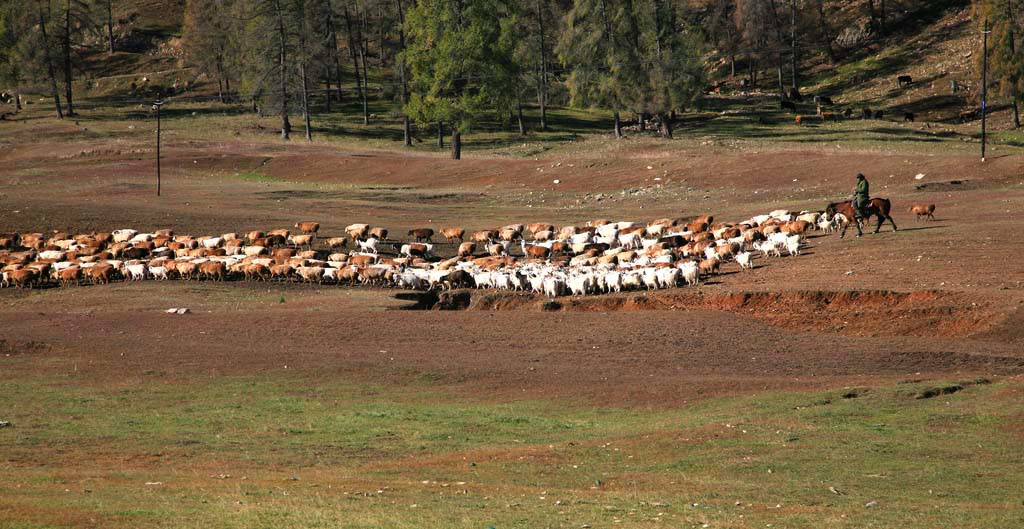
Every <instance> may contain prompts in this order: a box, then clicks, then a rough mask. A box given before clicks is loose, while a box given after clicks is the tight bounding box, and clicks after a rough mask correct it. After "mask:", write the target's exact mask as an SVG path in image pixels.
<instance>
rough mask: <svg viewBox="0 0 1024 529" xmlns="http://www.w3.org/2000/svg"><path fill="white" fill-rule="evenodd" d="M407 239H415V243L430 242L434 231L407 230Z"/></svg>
mask: <svg viewBox="0 0 1024 529" xmlns="http://www.w3.org/2000/svg"><path fill="white" fill-rule="evenodd" d="M409 237H413V238H414V239H416V242H430V240H431V239H433V238H434V230H432V229H430V228H417V229H414V230H409Z"/></svg>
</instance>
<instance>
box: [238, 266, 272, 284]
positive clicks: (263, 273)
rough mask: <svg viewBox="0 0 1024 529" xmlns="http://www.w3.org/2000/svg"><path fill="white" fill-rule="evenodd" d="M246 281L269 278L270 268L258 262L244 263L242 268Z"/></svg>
mask: <svg viewBox="0 0 1024 529" xmlns="http://www.w3.org/2000/svg"><path fill="white" fill-rule="evenodd" d="M242 273H243V274H244V275H245V280H246V281H252V280H257V281H267V280H269V279H270V268H267V267H266V266H264V265H261V264H258V263H252V264H248V265H245V268H243V269H242Z"/></svg>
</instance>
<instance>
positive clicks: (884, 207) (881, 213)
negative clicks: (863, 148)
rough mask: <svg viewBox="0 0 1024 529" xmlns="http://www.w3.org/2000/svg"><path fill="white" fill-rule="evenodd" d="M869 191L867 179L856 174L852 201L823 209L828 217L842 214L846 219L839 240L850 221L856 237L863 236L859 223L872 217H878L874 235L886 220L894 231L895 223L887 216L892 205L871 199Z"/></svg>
mask: <svg viewBox="0 0 1024 529" xmlns="http://www.w3.org/2000/svg"><path fill="white" fill-rule="evenodd" d="M869 189H870V184H868V179H867V178H866V177H865V176H864V174H863V173H857V186H856V187H854V188H853V201H851V202H834V203H832V204H829V205H828V207H826V208H825V212H826V213H827V214H828V215H829V216H830V217H832V216H835V215H837V214H842V215H843V216H844V217H846V218H847V222H846V223H844V224H843V228H842V230H840V232H839V237H840V238H842V237H845V236H846V228H847V227H848V226H849V223H850V222H851V221H852V222H853V225H854V226H856V227H857V236H858V237H860V236H861V235H863V233H864V232H863V231H861V229H860V225H861V222H864V223H867V221H868V219H870V218H871V217H872V216H877V217H878V225H877V226H875V231H874V233H878V231H879V230H881V229H882V223H883V222H885V221H886V220H888V221H889V223H890V224H892V231H896V229H897V228H896V222H895V221H893V220H892V217H890V216H889V210H890V209H891V208H892V204H890V203H889V200H888V199H885V198H871V195H870V191H869Z"/></svg>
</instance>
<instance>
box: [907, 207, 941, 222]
mask: <svg viewBox="0 0 1024 529" xmlns="http://www.w3.org/2000/svg"><path fill="white" fill-rule="evenodd" d="M907 211H910V212H911V213H913V214H914V215H917V220H921V217H924V218H925V220H935V216H934V215H933V213H935V204H914V205H913V206H910V208H909V209H908V210H907Z"/></svg>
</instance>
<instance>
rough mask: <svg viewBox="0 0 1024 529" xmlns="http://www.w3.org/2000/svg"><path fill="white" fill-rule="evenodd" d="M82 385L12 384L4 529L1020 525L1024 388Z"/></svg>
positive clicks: (216, 380)
mask: <svg viewBox="0 0 1024 529" xmlns="http://www.w3.org/2000/svg"><path fill="white" fill-rule="evenodd" d="M75 378H76V375H75V373H74V371H73V369H72V370H69V372H68V374H67V376H66V377H59V378H32V379H19V380H14V381H7V382H5V384H4V389H3V391H2V392H0V409H3V410H4V416H3V417H0V418H2V419H4V420H9V421H11V422H12V423H13V426H12V427H9V428H4V429H3V430H0V446H2V447H3V452H4V459H5V460H6V461H5V462H4V463H3V465H2V466H3V467H4V468H3V473H4V474H5V475H6V476H7V477H6V478H4V479H3V480H0V511H3V512H5V514H4V516H3V517H2V519H0V527H10V528H15V527H17V528H26V527H84V526H91V525H95V523H93V522H91V521H90V520H101V521H102V523H99V526H102V527H142V526H145V527H181V528H185V527H197V528H198V527H247V528H254V527H265V528H284V527H346V528H361V527H366V528H370V527H396V528H401V527H409V528H413V527H424V526H434V527H458V528H463V527H465V528H486V527H495V528H501V527H566V528H572V527H575V528H578V527H588V526H589V527H616V526H621V527H663V526H670V527H707V526H710V527H736V528H755V527H757V528H760V527H794V528H796V527H801V528H802V527H807V528H813V527H823V526H827V527H851V528H852V527H904V528H917V527H920V528H932V527H979V528H980V527H991V528H1006V527H1016V526H1020V525H1021V524H1022V523H1024V497H1022V496H1021V491H1022V490H1024V462H1022V460H1021V458H1020V446H1021V435H1022V431H1021V430H1020V429H1019V419H1020V417H1021V414H1024V400H1022V399H1021V396H1022V395H1024V386H1022V385H1021V384H1020V382H1019V381H1009V382H1003V383H996V384H987V383H980V384H978V383H974V382H973V381H968V382H965V381H959V385H960V386H963V387H964V389H963V390H961V391H959V392H956V393H952V394H939V395H937V396H934V397H932V398H921V397H922V396H926V395H929V394H930V393H934V391H932V392H929V390H935V389H940V388H946V387H950V386H954V385H956V384H954V383H953V382H950V383H941V382H936V381H929V382H927V383H921V382H917V383H915V382H907V383H905V384H900V385H896V386H893V387H885V388H879V389H872V390H866V389H860V390H858V389H857V388H848V389H842V390H836V391H831V392H826V393H810V394H808V393H762V394H759V395H756V396H750V397H739V398H718V399H712V400H708V401H703V402H699V403H695V404H690V405H684V406H682V407H679V408H677V409H670V410H657V409H653V410H650V409H649V410H635V409H629V410H627V409H604V408H592V407H586V408H583V407H578V406H575V405H573V404H571V403H562V402H533V401H521V402H509V403H500V404H499V403H493V402H486V401H475V400H467V399H464V398H460V397H459V395H456V394H451V393H448V392H445V390H444V389H443V388H439V387H438V386H437V385H435V384H433V383H432V381H430V380H423V381H422V384H419V385H415V384H414V385H410V386H408V387H402V388H398V387H383V386H375V385H370V384H360V385H352V384H347V383H344V382H338V383H332V384H323V383H317V384H310V383H308V382H307V381H304V380H303V379H302V378H300V377H291V376H289V375H287V371H285V367H284V366H282V368H281V371H280V372H279V373H277V374H274V375H273V376H266V377H262V376H252V377H248V376H247V377H210V376H203V375H199V376H196V377H194V378H190V379H189V380H175V381H167V380H165V379H163V378H162V377H161V376H160V374H159V373H153V375H152V376H151V377H143V378H142V379H136V380H126V381H124V382H123V383H121V384H117V385H115V386H113V387H110V386H105V387H96V386H93V385H89V384H82V383H79V382H76V381H75ZM947 391H948V390H947ZM1012 424H1016V425H1017V426H1016V427H1011V426H1010V425H1012ZM72 459H74V460H90V461H92V462H93V463H92V464H90V465H81V466H79V465H75V466H69V465H66V464H65V462H66V461H68V460H72ZM872 502H874V503H872ZM869 505H870V506H869ZM43 512H45V515H44V514H43ZM41 520H47V521H45V522H42V521H41Z"/></svg>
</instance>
